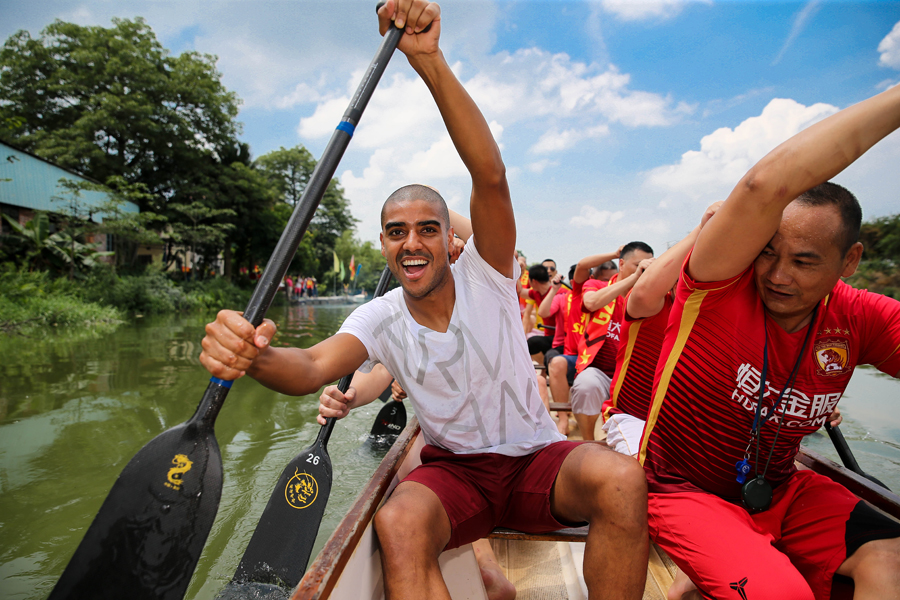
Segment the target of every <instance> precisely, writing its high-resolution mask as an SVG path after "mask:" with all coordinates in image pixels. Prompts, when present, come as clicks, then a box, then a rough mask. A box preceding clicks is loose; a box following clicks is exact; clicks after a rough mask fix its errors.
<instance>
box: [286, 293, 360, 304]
mask: <svg viewBox="0 0 900 600" xmlns="http://www.w3.org/2000/svg"><path fill="white" fill-rule="evenodd" d="M366 298H367V296H366V293H365V292H360V293H358V294H355V295H353V296H351V295H349V294H342V295H340V296H313V297H312V298H310V297H309V296H302V297H298V296H294V297H293V298H291V303H292V304H362V303H363V302H365V301H366Z"/></svg>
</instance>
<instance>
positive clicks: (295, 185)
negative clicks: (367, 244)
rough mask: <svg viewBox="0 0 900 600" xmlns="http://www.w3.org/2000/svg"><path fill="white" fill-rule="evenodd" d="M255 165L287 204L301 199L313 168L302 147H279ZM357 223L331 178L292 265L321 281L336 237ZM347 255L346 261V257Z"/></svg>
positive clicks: (313, 160)
mask: <svg viewBox="0 0 900 600" xmlns="http://www.w3.org/2000/svg"><path fill="white" fill-rule="evenodd" d="M254 164H255V165H256V167H257V168H258V169H259V170H260V171H261V172H262V173H263V174H264V175H265V176H266V178H267V179H268V180H269V181H270V182H271V183H272V185H273V186H274V187H275V189H276V190H277V191H278V195H279V198H280V200H282V201H283V202H284V203H286V204H288V205H290V206H294V205H296V203H297V202H298V201H299V200H300V196H301V195H302V194H303V191H304V190H305V189H306V185H307V184H308V183H309V178H310V177H311V176H312V173H313V170H314V169H315V168H316V161H315V159H314V158H313V157H312V155H311V154H310V153H309V151H307V150H306V148H304V147H303V146H296V147H294V148H290V149H285V148H283V147H282V148H280V149H278V150H274V151H272V152H269V153H268V154H265V155H264V156H261V157H259V158H258V159H256V161H255V163H254ZM285 222H287V220H285ZM356 223H357V220H356V219H355V218H353V215H351V214H350V201H349V200H348V199H347V198H346V197H345V196H344V190H343V189H342V188H341V186H340V184H339V183H338V180H337V179H332V180H331V181H330V182H329V184H328V188H326V190H325V195H324V197H323V198H322V202H321V203H320V204H319V208H318V209H317V210H316V214H315V216H314V217H313V220H312V223H311V224H310V226H309V230H308V231H307V233H306V236H305V237H304V241H303V243H302V244H301V250H298V256H297V257H295V262H294V263H292V265H293V266H292V267H291V268H292V269H293V270H296V271H300V272H302V273H303V274H304V275H315V276H316V278H317V279H318V280H319V281H324V278H325V277H326V275H327V273H328V272H329V271H330V268H331V264H332V263H331V260H330V259H331V256H332V255H331V253H332V252H333V251H334V249H335V247H336V244H337V243H338V239H339V238H340V237H341V235H342V234H343V233H344V232H345V231H350V232H351V233H352V231H353V230H354V228H355V227H356ZM310 237H311V239H310V240H307V238H310ZM304 246H305V247H304ZM301 251H302V254H301ZM347 258H348V260H349V256H348V257H347Z"/></svg>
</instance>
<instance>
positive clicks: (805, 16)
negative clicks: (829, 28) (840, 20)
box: [772, 0, 821, 65]
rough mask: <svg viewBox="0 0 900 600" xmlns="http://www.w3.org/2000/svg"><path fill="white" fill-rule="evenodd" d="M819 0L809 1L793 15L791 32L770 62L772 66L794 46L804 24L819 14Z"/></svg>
mask: <svg viewBox="0 0 900 600" xmlns="http://www.w3.org/2000/svg"><path fill="white" fill-rule="evenodd" d="M820 4H821V0H810V1H809V2H807V3H806V5H805V6H804V7H803V8H801V9H800V12H798V13H797V14H796V15H794V23H793V25H791V32H790V33H789V34H788V36H787V39H786V40H784V44H782V46H781V50H780V51H779V52H778V56H776V57H775V60H773V61H772V65H777V64H778V63H779V62H781V59H782V58H784V54H785V52H787V51H788V49H789V48H790V47H791V46H792V45H793V44H794V41H795V40H796V39H797V37H798V36H799V35H800V34H801V33H803V30H804V29H805V28H806V24H807V23H808V22H809V20H810V19H812V18H813V17H814V16H815V14H816V13H817V12H819V8H820Z"/></svg>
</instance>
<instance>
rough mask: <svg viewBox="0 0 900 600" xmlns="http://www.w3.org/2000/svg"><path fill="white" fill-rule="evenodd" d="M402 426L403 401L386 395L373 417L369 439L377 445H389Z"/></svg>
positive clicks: (404, 416) (404, 412) (401, 429)
mask: <svg viewBox="0 0 900 600" xmlns="http://www.w3.org/2000/svg"><path fill="white" fill-rule="evenodd" d="M388 390H390V388H388ZM404 427H406V407H405V406H403V402H398V401H396V400H394V399H392V398H390V397H388V399H387V400H386V401H385V403H384V406H382V407H381V410H380V411H378V415H377V416H376V417H375V422H374V423H373V424H372V431H370V432H369V439H370V441H372V442H373V443H374V444H376V445H378V446H382V445H387V446H389V445H391V444H393V443H394V440H396V439H397V436H398V435H400V432H401V431H403V428H404Z"/></svg>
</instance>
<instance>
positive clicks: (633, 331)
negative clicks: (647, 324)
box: [603, 321, 643, 421]
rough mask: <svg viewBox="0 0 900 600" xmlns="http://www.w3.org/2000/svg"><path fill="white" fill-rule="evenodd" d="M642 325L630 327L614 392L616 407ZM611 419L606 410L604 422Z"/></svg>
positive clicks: (613, 398) (634, 324) (638, 323)
mask: <svg viewBox="0 0 900 600" xmlns="http://www.w3.org/2000/svg"><path fill="white" fill-rule="evenodd" d="M641 323H643V321H634V322H633V323H631V325H630V326H629V327H628V345H627V346H626V347H625V360H623V361H622V368H621V370H620V371H619V378H618V379H616V386H615V387H614V388H613V391H612V405H613V406H616V405H617V403H616V401H617V399H618V398H619V390H621V389H622V383H623V382H624V381H625V377H626V376H627V375H628V364H629V363H630V362H631V353H632V352H633V351H634V344H635V342H637V339H638V332H639V331H640V329H641ZM608 418H609V409H606V413H605V414H604V415H603V420H604V421H606V420H607V419H608Z"/></svg>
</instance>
